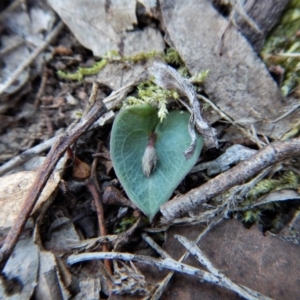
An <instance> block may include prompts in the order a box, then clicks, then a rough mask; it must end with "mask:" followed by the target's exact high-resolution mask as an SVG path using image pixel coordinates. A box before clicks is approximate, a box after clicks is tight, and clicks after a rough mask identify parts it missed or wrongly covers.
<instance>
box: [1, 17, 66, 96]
mask: <svg viewBox="0 0 300 300" xmlns="http://www.w3.org/2000/svg"><path fill="white" fill-rule="evenodd" d="M63 27H64V23H63V22H59V23H58V25H57V26H56V27H55V28H54V29H53V30H52V32H51V33H50V34H49V35H48V36H47V38H46V39H45V41H44V42H43V43H42V44H41V45H40V46H39V47H37V48H36V49H35V50H34V51H33V52H32V53H31V54H30V56H29V57H28V58H27V59H26V60H25V61H24V62H23V63H22V64H21V65H20V66H19V67H18V68H17V69H16V70H15V71H14V72H13V73H12V75H11V76H10V77H9V78H8V79H7V80H6V82H4V83H3V84H1V85H0V95H1V94H3V93H4V92H5V90H6V89H7V88H8V87H9V86H10V85H11V84H12V83H13V82H14V81H15V80H16V79H17V78H18V76H19V75H20V74H21V73H22V72H23V71H24V70H25V69H26V68H27V67H29V66H30V65H31V64H32V62H33V61H34V60H35V59H36V57H37V56H38V55H39V54H40V53H41V52H42V51H44V50H45V49H46V48H47V47H48V45H49V44H50V43H51V42H52V40H53V39H54V38H55V37H56V36H57V35H58V34H59V33H60V31H61V30H62V29H63Z"/></svg>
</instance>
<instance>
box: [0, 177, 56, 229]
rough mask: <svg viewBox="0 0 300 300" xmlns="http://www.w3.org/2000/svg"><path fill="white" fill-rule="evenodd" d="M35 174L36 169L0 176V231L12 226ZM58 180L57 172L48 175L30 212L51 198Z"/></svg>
mask: <svg viewBox="0 0 300 300" xmlns="http://www.w3.org/2000/svg"><path fill="white" fill-rule="evenodd" d="M36 174H37V171H24V172H19V173H15V174H11V175H7V176H4V177H1V178H0V207H1V210H0V232H1V231H4V230H7V229H8V228H10V227H11V226H12V224H13V222H14V220H15V219H16V217H17V216H18V214H19V212H20V210H21V208H22V205H23V203H24V200H25V199H26V197H27V193H28V191H29V189H30V187H31V185H32V183H33V182H34V180H35V177H36ZM59 180H60V176H59V173H58V172H56V173H54V175H52V176H51V177H50V179H49V180H48V183H47V185H46V186H45V188H44V190H43V192H42V194H41V196H40V197H39V199H38V202H37V203H36V205H35V206H34V209H33V212H32V213H34V212H36V211H37V210H38V209H39V208H40V207H41V206H42V204H43V203H45V202H46V201H47V200H51V196H53V194H54V193H55V190H56V187H57V185H58V183H59Z"/></svg>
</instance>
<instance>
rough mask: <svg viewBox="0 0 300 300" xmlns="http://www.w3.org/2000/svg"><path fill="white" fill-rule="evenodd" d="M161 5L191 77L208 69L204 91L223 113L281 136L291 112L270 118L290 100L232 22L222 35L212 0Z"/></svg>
mask: <svg viewBox="0 0 300 300" xmlns="http://www.w3.org/2000/svg"><path fill="white" fill-rule="evenodd" d="M160 4H161V10H162V18H163V21H164V25H165V28H166V31H167V33H168V39H169V40H171V42H172V44H173V46H174V47H175V49H176V50H177V51H178V52H179V54H180V56H181V57H182V59H183V60H184V62H185V64H186V66H187V68H188V70H189V71H190V73H191V74H192V75H195V74H196V73H198V72H199V71H201V70H207V69H208V70H209V75H208V77H207V79H206V80H205V92H206V93H207V94H208V95H209V98H210V99H211V100H212V101H213V102H214V103H215V104H216V105H217V106H218V107H219V108H220V109H221V110H222V111H223V112H225V113H226V114H227V115H228V116H230V117H231V118H233V119H234V120H235V121H236V122H238V123H240V124H241V125H245V126H249V125H251V124H252V125H254V127H255V129H256V130H257V132H258V133H261V134H265V135H267V136H270V137H272V138H280V136H281V135H282V134H283V133H285V132H286V131H288V130H289V128H291V127H292V126H291V124H292V123H293V122H295V120H296V117H297V114H295V113H294V114H293V115H291V116H290V117H289V118H288V120H287V119H283V120H280V121H278V122H276V123H271V122H269V120H273V119H276V118H277V117H278V116H280V115H282V113H283V112H284V111H285V110H286V109H287V106H289V103H288V100H285V99H283V97H282V95H281V93H280V91H279V89H278V87H277V85H276V83H275V82H274V80H273V79H272V78H271V76H270V75H269V72H268V70H267V68H266V66H265V65H264V63H263V62H262V61H261V60H260V58H259V57H258V56H257V54H256V53H255V52H254V51H253V49H252V47H251V46H250V45H249V43H248V42H247V40H246V39H245V38H244V37H243V36H242V35H241V34H240V33H239V32H238V30H237V29H236V28H235V27H234V26H230V27H229V28H228V30H227V31H226V34H225V36H224V38H223V39H222V35H223V33H224V31H225V30H226V28H227V26H228V20H226V19H225V18H223V17H222V16H221V15H220V14H219V13H218V12H217V11H216V10H215V9H214V8H213V7H212V4H211V3H210V1H197V0H191V1H188V2H182V1H179V0H175V1H173V0H160ZM220 48H222V55H220ZM209 117H211V118H212V114H209ZM214 120H216V118H215V117H214Z"/></svg>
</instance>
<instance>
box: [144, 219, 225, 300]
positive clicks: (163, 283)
mask: <svg viewBox="0 0 300 300" xmlns="http://www.w3.org/2000/svg"><path fill="white" fill-rule="evenodd" d="M222 219H223V218H218V219H217V220H213V221H212V222H211V223H210V224H209V225H208V226H207V227H206V228H205V229H204V230H203V231H202V232H201V233H200V234H199V235H198V237H197V238H196V240H195V243H199V241H200V240H201V238H203V237H204V235H205V234H206V233H207V232H208V231H209V230H210V229H211V228H212V227H213V226H215V225H216V224H218V223H219V222H220V221H221V220H222ZM142 238H143V239H144V241H145V242H147V243H148V244H149V245H150V246H151V247H152V248H153V249H154V250H155V251H156V252H157V253H158V254H159V255H160V256H161V257H163V258H172V257H171V256H170V255H169V254H168V253H167V252H166V251H164V250H163V249H162V248H161V247H160V246H159V245H157V244H156V243H155V242H154V241H153V240H152V239H151V238H150V237H149V236H148V235H146V234H142ZM189 254H190V252H188V251H186V252H185V253H184V254H183V255H182V256H181V257H180V259H179V260H178V262H182V261H184V260H185V259H187V258H188V256H189ZM174 273H175V271H171V272H170V273H168V275H167V276H166V277H165V278H164V279H163V280H162V281H161V282H160V284H159V287H158V288H157V289H156V291H155V292H154V294H153V295H152V296H151V300H158V299H160V298H161V295H162V293H163V292H164V290H165V289H166V287H167V285H168V283H169V281H170V280H171V278H172V276H173V275H174Z"/></svg>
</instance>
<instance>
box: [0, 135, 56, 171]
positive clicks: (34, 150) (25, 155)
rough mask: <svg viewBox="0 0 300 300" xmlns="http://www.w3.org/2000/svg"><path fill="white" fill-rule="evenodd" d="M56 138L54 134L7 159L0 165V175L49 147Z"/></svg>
mask: <svg viewBox="0 0 300 300" xmlns="http://www.w3.org/2000/svg"><path fill="white" fill-rule="evenodd" d="M56 139H57V136H55V137H53V138H51V139H49V140H47V141H44V142H42V143H41V144H39V145H36V146H34V147H32V148H31V149H28V150H26V151H24V152H22V153H21V154H20V155H18V156H15V157H14V158H12V159H11V160H9V161H8V162H6V163H5V164H4V165H2V166H1V167H0V176H1V175H3V174H5V173H6V172H8V171H9V170H11V169H13V168H14V167H16V166H19V165H21V164H22V163H24V162H26V161H27V160H29V159H30V158H32V157H34V156H36V155H38V154H40V153H42V152H43V151H45V150H47V149H49V148H50V147H51V146H52V145H53V143H54V142H55V140H56Z"/></svg>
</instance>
